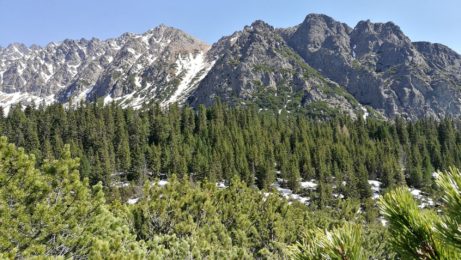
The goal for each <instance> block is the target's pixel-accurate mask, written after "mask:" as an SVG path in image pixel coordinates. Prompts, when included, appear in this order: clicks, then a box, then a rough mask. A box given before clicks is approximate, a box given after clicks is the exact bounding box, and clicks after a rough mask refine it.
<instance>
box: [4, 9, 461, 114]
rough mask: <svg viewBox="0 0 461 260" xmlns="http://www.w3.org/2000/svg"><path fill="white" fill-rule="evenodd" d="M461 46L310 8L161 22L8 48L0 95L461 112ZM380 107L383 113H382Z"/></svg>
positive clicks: (37, 99) (24, 99)
mask: <svg viewBox="0 0 461 260" xmlns="http://www.w3.org/2000/svg"><path fill="white" fill-rule="evenodd" d="M460 90H461V56H460V55H459V54H457V53H456V52H454V51H453V50H451V49H449V48H448V47H446V46H443V45H441V44H432V43H426V42H412V41H411V40H410V39H409V38H408V37H407V36H405V34H404V33H403V32H402V31H401V29H400V28H399V27H398V26H397V25H395V24H393V23H391V22H388V23H372V22H370V21H361V22H359V23H358V24H357V25H356V26H355V27H354V28H351V27H349V26H348V25H347V24H344V23H340V22H338V21H335V20H334V19H332V18H331V17H328V16H326V15H319V14H310V15H308V16H307V17H306V19H305V20H304V21H303V22H302V23H301V24H299V25H297V26H294V27H291V28H281V29H276V28H273V27H272V26H270V25H268V24H267V23H265V22H263V21H256V22H254V23H253V24H252V25H251V26H246V27H245V28H243V30H241V31H238V32H235V33H234V34H232V35H230V36H226V37H223V38H222V39H220V40H219V41H218V42H216V43H214V44H213V45H212V46H209V45H207V44H206V43H203V42H201V41H200V40H198V39H195V38H194V37H192V36H189V35H187V34H186V33H184V32H182V31H180V30H178V29H175V28H171V27H167V26H164V25H161V26H159V27H157V28H154V29H152V30H150V31H148V32H146V33H144V34H131V33H126V34H123V35H122V36H120V37H118V38H114V39H109V40H105V41H102V40H98V39H91V40H85V39H82V40H78V41H75V40H65V41H63V42H61V43H50V44H49V45H47V46H46V47H38V46H31V47H26V46H24V45H22V44H12V45H10V46H8V47H6V48H0V102H1V104H2V105H3V107H5V108H8V107H9V106H10V105H11V104H15V103H18V102H21V103H23V104H28V103H30V102H34V103H36V104H38V103H42V102H44V103H46V104H48V103H51V102H60V103H71V104H75V103H78V102H80V101H95V100H97V99H104V101H105V102H106V103H107V102H111V101H115V102H118V103H120V104H122V105H123V106H132V107H135V108H139V107H141V106H142V105H143V104H146V103H149V102H158V103H160V104H162V105H168V104H170V103H173V102H179V103H187V104H190V105H192V106H197V105H199V104H205V105H209V104H211V103H213V102H214V100H215V99H216V98H217V97H219V98H220V99H221V100H222V101H225V102H228V103H230V104H233V105H245V104H247V103H255V104H257V105H258V106H260V107H261V108H262V109H279V110H283V109H285V110H287V111H289V112H290V111H292V110H297V109H306V110H316V109H320V110H329V109H332V110H335V111H339V112H342V113H346V114H349V115H350V116H352V117H356V116H358V115H359V114H365V115H366V114H368V113H369V112H370V113H373V114H382V115H384V116H387V117H389V118H393V117H395V116H402V117H405V118H408V119H417V118H421V117H433V118H443V117H446V116H455V117H456V116H460V115H461V91H460ZM374 112H377V113H374Z"/></svg>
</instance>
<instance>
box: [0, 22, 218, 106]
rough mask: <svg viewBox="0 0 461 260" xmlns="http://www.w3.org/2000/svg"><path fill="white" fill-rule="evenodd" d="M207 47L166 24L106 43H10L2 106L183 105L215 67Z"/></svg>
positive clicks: (2, 54) (3, 64)
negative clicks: (86, 103) (88, 103)
mask: <svg viewBox="0 0 461 260" xmlns="http://www.w3.org/2000/svg"><path fill="white" fill-rule="evenodd" d="M209 48H210V46H208V45H207V44H205V43H203V42H201V41H199V40H197V39H195V38H193V37H191V36H189V35H187V34H186V33H184V32H182V31H180V30H177V29H174V28H171V27H167V26H164V25H161V26H159V27H157V28H154V29H152V30H150V31H148V32H146V33H144V34H141V35H137V34H131V33H126V34H123V35H122V36H120V37H118V38H115V39H109V40H106V41H101V40H98V39H91V40H85V39H82V40H79V41H75V40H65V41H63V42H61V43H50V44H48V45H47V46H46V47H44V48H41V47H37V46H32V47H30V48H28V47H26V46H24V45H21V44H12V45H10V46H8V47H7V48H5V49H0V90H1V92H0V93H1V94H0V101H1V102H2V104H3V105H4V106H5V107H6V106H8V105H10V104H15V103H17V102H25V103H28V102H32V101H34V102H35V103H37V104H39V103H41V102H45V103H51V102H60V103H67V102H73V103H77V102H79V101H94V100H96V99H97V98H104V99H105V101H106V102H109V101H111V100H116V101H118V102H120V103H122V104H124V105H126V106H134V107H139V106H141V105H142V104H143V103H145V102H149V101H156V102H161V103H164V104H168V103H171V102H174V101H181V100H182V99H183V98H184V95H185V94H186V93H188V92H189V91H190V88H192V87H193V86H194V84H196V83H198V81H200V79H201V78H202V77H203V76H204V75H205V74H206V72H207V71H208V69H209V68H210V67H211V65H212V63H211V62H209V61H208V60H207V59H206V53H207V51H208V50H209Z"/></svg>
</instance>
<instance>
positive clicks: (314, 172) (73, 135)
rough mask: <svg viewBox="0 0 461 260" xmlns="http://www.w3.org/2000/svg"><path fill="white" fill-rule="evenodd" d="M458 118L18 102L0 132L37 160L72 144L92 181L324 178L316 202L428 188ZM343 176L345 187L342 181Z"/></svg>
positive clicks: (460, 137) (457, 143) (292, 181)
mask: <svg viewBox="0 0 461 260" xmlns="http://www.w3.org/2000/svg"><path fill="white" fill-rule="evenodd" d="M458 125H459V123H458V121H455V120H450V119H446V120H444V121H442V122H440V123H438V122H436V121H433V120H429V119H427V120H421V121H417V122H414V123H410V122H405V121H403V120H402V119H400V118H397V119H396V120H395V123H393V122H384V121H379V120H374V119H369V120H367V121H364V120H362V119H361V118H359V119H358V120H355V121H354V120H350V119H349V118H347V117H338V116H335V117H332V118H331V119H330V120H328V121H318V120H314V119H308V118H306V117H305V115H301V114H289V113H280V114H279V113H278V112H273V111H271V110H268V111H265V110H259V109H258V108H257V107H255V106H249V107H246V108H245V109H244V108H229V107H227V105H226V104H223V103H221V102H219V101H218V102H216V104H215V105H214V106H212V107H209V108H205V107H204V106H200V107H199V108H198V109H197V110H193V109H191V108H188V107H186V108H179V107H177V106H171V107H170V108H169V109H162V108H161V107H160V106H159V105H152V106H150V107H147V108H144V109H142V110H133V109H122V108H120V107H118V106H116V105H115V104H112V105H108V106H102V105H101V104H99V103H95V104H90V105H82V106H79V107H77V108H75V109H64V108H63V107H62V106H60V105H52V106H48V107H41V108H38V109H34V108H32V107H27V108H26V109H25V110H24V111H23V110H21V109H19V107H16V108H12V110H11V112H10V114H9V116H7V117H6V118H3V117H0V131H1V134H3V135H5V136H7V137H8V138H9V140H11V142H13V143H15V144H17V145H18V146H21V147H24V148H25V149H26V151H28V152H30V153H32V154H34V155H35V156H36V158H37V163H38V164H41V162H42V161H43V159H53V158H56V157H57V156H59V154H61V153H62V150H63V146H64V144H70V145H71V148H72V149H71V153H72V155H73V156H76V157H79V158H81V162H82V163H81V164H80V173H81V175H82V177H89V180H90V183H92V184H96V183H97V182H99V181H102V182H103V184H104V186H105V187H110V186H111V180H112V179H113V178H112V175H116V176H119V179H120V181H126V180H128V181H132V182H134V183H143V182H144V181H145V180H147V179H149V178H153V177H162V178H163V177H168V176H171V175H172V174H176V175H178V176H183V175H189V176H190V178H191V179H193V180H196V181H197V180H205V179H208V180H209V181H221V180H225V181H230V180H231V179H232V177H234V176H239V177H240V179H241V180H242V181H244V182H245V183H247V184H248V185H250V186H251V185H257V186H258V187H259V188H261V189H269V188H270V187H271V185H272V183H274V181H275V180H276V178H283V179H285V181H286V182H285V183H286V185H287V187H289V188H291V189H293V190H295V191H296V190H298V188H299V181H300V180H310V179H316V180H317V181H318V182H319V189H318V192H317V195H316V196H314V197H315V198H316V200H317V202H318V205H319V206H320V207H324V206H327V205H329V204H330V203H331V201H330V199H331V193H332V185H336V186H337V187H339V189H340V191H341V192H342V194H344V195H345V196H346V198H354V199H362V200H363V201H365V200H367V199H368V198H369V197H370V196H371V190H370V186H369V185H368V180H369V179H378V180H381V181H382V182H383V188H389V187H394V186H399V185H401V184H404V183H405V182H406V183H407V184H408V185H410V186H414V187H419V188H422V189H424V190H426V191H430V190H431V186H432V184H433V183H432V178H431V173H432V172H433V171H434V170H444V169H447V168H448V167H449V166H452V165H454V166H461V132H460V131H459V130H458V129H459V127H458ZM343 183H345V185H342V184H343Z"/></svg>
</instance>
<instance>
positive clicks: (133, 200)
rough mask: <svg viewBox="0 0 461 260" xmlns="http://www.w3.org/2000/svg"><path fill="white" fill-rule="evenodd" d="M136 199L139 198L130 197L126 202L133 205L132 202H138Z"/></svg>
mask: <svg viewBox="0 0 461 260" xmlns="http://www.w3.org/2000/svg"><path fill="white" fill-rule="evenodd" d="M138 201H139V198H132V199H128V201H127V202H126V203H128V204H130V205H133V204H136V203H138Z"/></svg>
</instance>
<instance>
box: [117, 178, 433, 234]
mask: <svg viewBox="0 0 461 260" xmlns="http://www.w3.org/2000/svg"><path fill="white" fill-rule="evenodd" d="M286 183H287V181H286V180H284V179H282V178H277V181H276V182H275V183H273V184H272V187H273V188H274V189H275V190H276V191H277V192H278V193H279V194H280V195H281V196H282V197H283V198H285V199H287V200H288V201H289V203H291V202H292V201H298V202H300V203H302V204H304V205H310V202H311V197H309V196H306V195H305V194H306V193H307V192H315V191H316V190H317V187H318V184H317V181H316V180H315V179H311V180H309V181H301V182H300V183H299V184H300V185H299V186H300V193H294V192H293V191H292V190H291V189H289V188H286ZM368 183H369V184H370V188H371V191H372V192H373V194H372V199H373V200H378V199H379V198H380V197H381V196H382V195H383V194H382V193H383V189H382V185H383V184H382V182H380V181H378V180H368ZM151 184H152V185H154V184H157V185H159V186H161V187H163V186H165V185H167V184H168V181H167V180H159V181H155V182H152V183H151ZM113 185H114V187H118V188H125V187H129V186H130V183H129V182H121V181H119V182H114V184H113ZM343 185H347V183H345V182H343ZM216 187H218V188H219V189H225V188H227V187H228V185H227V183H226V182H225V181H219V182H217V183H216ZM333 188H334V189H335V187H333ZM408 190H409V191H410V193H411V194H412V195H413V197H414V198H415V199H416V200H417V201H418V203H419V207H420V208H427V207H434V206H435V203H434V200H433V199H432V198H430V197H429V196H428V195H427V194H426V193H424V192H423V191H421V190H419V189H415V188H408ZM270 194H271V193H270V192H264V196H265V197H267V196H269V195H270ZM332 195H333V197H334V198H335V199H344V195H343V194H341V193H335V192H333V194H332ZM139 199H140V197H133V198H130V199H128V200H127V202H126V203H127V204H130V205H133V204H136V203H137V202H138V201H139ZM379 221H380V222H381V224H383V225H386V223H387V221H386V220H385V219H384V218H383V217H382V216H380V217H379Z"/></svg>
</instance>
